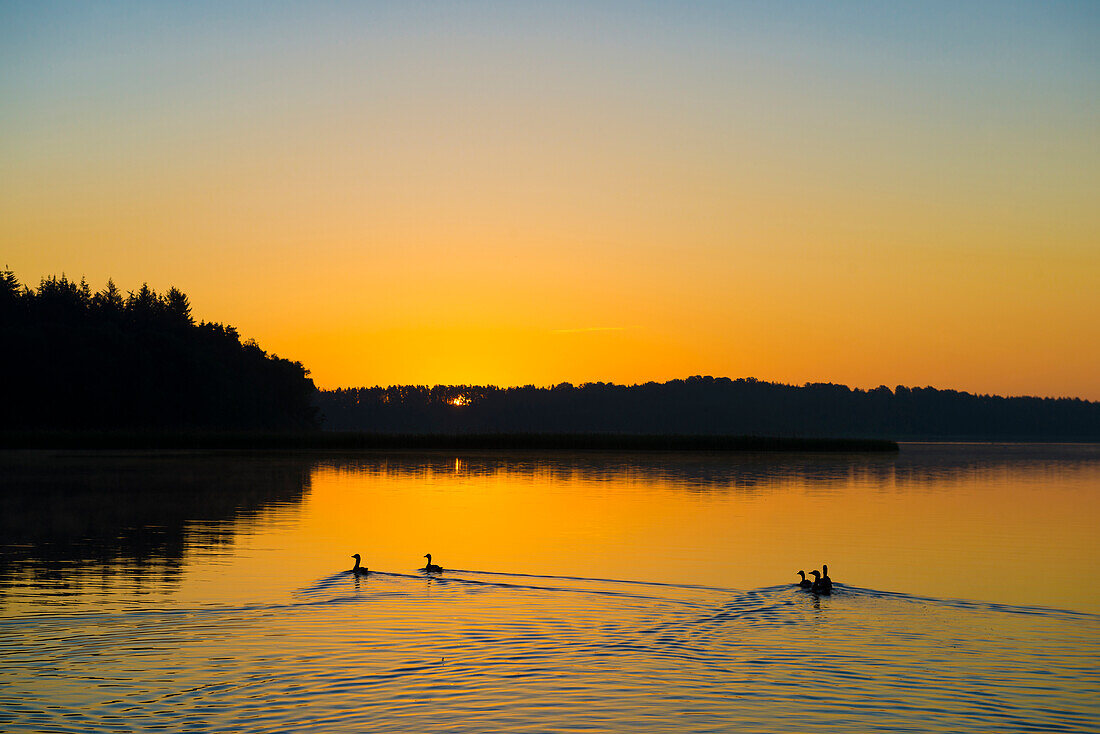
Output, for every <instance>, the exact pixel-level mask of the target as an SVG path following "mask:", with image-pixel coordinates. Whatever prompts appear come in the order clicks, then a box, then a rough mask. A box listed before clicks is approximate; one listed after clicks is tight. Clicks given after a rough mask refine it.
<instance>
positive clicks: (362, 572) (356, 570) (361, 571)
mask: <svg viewBox="0 0 1100 734" xmlns="http://www.w3.org/2000/svg"><path fill="white" fill-rule="evenodd" d="M352 558H354V559H355V565H354V566H352V567H351V568H350V569H348V571H347V573H351V574H355V575H356V576H366V575H368V574H370V570H369V569H368V568H367V567H366V566H360V565H359V561H360V558H359V554H358V553H356V554H354V555H352Z"/></svg>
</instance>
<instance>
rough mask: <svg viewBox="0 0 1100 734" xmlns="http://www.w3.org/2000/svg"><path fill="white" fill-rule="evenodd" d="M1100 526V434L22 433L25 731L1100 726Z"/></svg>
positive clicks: (10, 494) (9, 593) (1, 677)
mask: <svg viewBox="0 0 1100 734" xmlns="http://www.w3.org/2000/svg"><path fill="white" fill-rule="evenodd" d="M1098 517H1100V446H1097V445H1066V444H1056V445H1052V444H1015V445H1013V444H1004V445H996V444H903V445H902V449H901V451H900V452H899V453H898V454H862V455H858V454H837V455H829V454H709V453H678V454H640V453H636V454H630V453H621V454H620V453H595V452H594V453H554V452H542V453H535V452H532V453H499V452H498V453H494V452H485V453H476V452H475V453H455V452H419V453H414V452H410V453H392V452H391V453H381V452H377V453H372V452H359V453H327V452H307V453H280V452H246V453H239V452H238V453H234V452H217V451H210V452H103V451H100V452H74V451H64V452H61V451H52V452H51V451H19V452H15V451H8V452H0V655H2V659H3V665H2V666H0V730H3V731H9V732H23V731H26V732H31V731H34V732H86V731H90V730H96V731H133V730H145V729H153V728H164V729H168V730H172V731H243V732H279V731H288V732H289V731H304V730H311V731H322V732H324V731H333V732H337V731H340V732H343V731H346V732H360V731H409V732H427V731H470V732H485V731H508V732H513V731H533V732H534V731H562V732H572V731H587V732H602V731H628V732H637V731H647V732H650V731H653V732H659V731H675V732H681V731H682V732H724V731H748V732H789V731H828V732H832V731H837V732H866V731H892V732H900V731H951V732H979V731H980V732H985V731H991V730H996V731H1044V732H1046V731H1067V732H1086V731H1088V732H1096V731H1100V590H1098V587H1097V577H1098V574H1100V533H1098V532H1097V530H1096V524H1097V518H1098ZM353 553H360V554H361V555H362V556H363V562H364V564H365V565H367V566H369V567H370V568H371V569H372V571H373V572H374V573H372V574H371V575H370V576H366V577H354V576H351V575H349V574H346V573H341V571H343V570H345V569H348V568H350V567H351V564H352V563H353V561H352V559H351V558H350V556H351V554H353ZM426 553H431V554H432V555H433V562H435V563H438V564H441V565H442V566H443V567H444V568H445V569H446V570H445V571H444V572H443V573H442V574H439V575H428V574H424V573H422V572H419V571H418V570H417V569H418V568H419V567H420V566H423V565H424V563H425V559H424V558H423V556H424V554H426ZM823 563H826V564H828V565H829V572H830V576H831V577H832V578H833V580H834V582H835V584H836V586H835V588H834V590H833V593H832V594H830V595H817V594H812V593H810V592H808V591H804V590H802V589H799V588H797V587H796V586H795V585H794V583H795V582H796V581H797V580H798V577H797V576H796V573H795V572H797V571H799V570H805V571H806V572H809V571H811V570H813V569H820V568H821V566H822V564H823Z"/></svg>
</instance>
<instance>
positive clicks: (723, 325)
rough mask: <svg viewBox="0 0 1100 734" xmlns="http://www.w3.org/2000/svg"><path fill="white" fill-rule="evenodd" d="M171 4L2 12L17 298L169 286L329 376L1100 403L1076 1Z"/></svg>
mask: <svg viewBox="0 0 1100 734" xmlns="http://www.w3.org/2000/svg"><path fill="white" fill-rule="evenodd" d="M720 5H721V4H720ZM0 12H2V11H0ZM158 12H159V11H156V10H152V9H151V10H150V13H149V14H150V15H152V16H155V15H157V13H158ZM178 12H179V13H180V14H181V16H182V17H181V18H179V19H176V20H179V21H180V22H183V21H187V23H190V25H187V24H186V23H185V26H186V28H188V29H189V31H188V32H189V33H191V34H192V35H187V34H183V35H180V34H178V33H172V34H166V31H165V30H164V29H167V28H172V27H175V26H174V24H175V22H176V21H172V22H165V23H163V24H161V25H156V24H154V25H156V27H155V28H153V27H146V26H144V25H142V23H147V22H148V19H147V18H146V20H144V21H143V20H142V18H144V17H145V16H143V15H141V14H137V16H140V17H137V16H135V17H134V18H129V17H128V16H127V17H126V18H123V17H121V16H119V17H115V16H114V15H113V14H110V13H108V14H107V15H105V16H104V17H100V15H101V14H102V11H101V10H97V9H96V8H94V7H90V8H86V9H83V10H82V11H81V13H83V14H84V15H81V14H79V13H73V14H58V15H56V16H55V15H51V14H50V13H47V12H45V11H42V13H41V14H40V15H36V13H34V12H27V13H24V14H20V13H17V12H15V11H14V10H13V11H12V15H14V16H18V17H17V18H14V19H13V21H14V20H18V21H19V23H21V24H23V25H19V24H15V25H13V26H12V27H13V28H23V27H24V26H25V27H26V28H27V32H25V33H21V32H19V31H11V38H10V39H8V40H9V41H10V43H9V44H7V45H8V46H9V49H10V50H9V56H7V57H5V58H9V59H10V60H11V62H12V63H10V64H7V65H6V68H9V69H10V71H11V73H10V74H7V75H5V76H4V79H0V96H2V97H3V98H6V99H11V100H13V101H14V102H15V103H14V104H12V105H10V106H11V108H12V110H11V114H9V115H5V116H4V118H3V119H2V120H0V140H3V145H2V146H0V164H2V165H0V169H2V170H3V171H4V173H3V176H2V177H0V241H2V242H4V243H5V246H6V247H5V248H4V250H3V252H2V254H3V257H2V258H0V264H5V263H6V264H7V265H8V266H10V267H11V268H12V269H13V270H14V271H15V273H16V275H17V276H18V277H19V278H20V279H21V280H23V281H24V282H27V283H30V284H32V285H35V284H37V280H38V278H39V277H41V276H45V275H51V274H60V273H62V272H64V273H66V274H68V275H69V276H70V277H74V278H77V279H79V278H80V276H82V275H83V276H86V277H87V279H88V280H89V282H90V283H91V284H92V286H93V288H96V289H98V288H100V287H102V285H103V284H104V283H105V282H106V280H107V278H108V277H110V278H113V279H114V280H115V282H116V283H117V284H118V286H119V287H120V288H122V289H123V290H124V291H125V290H129V289H136V288H138V287H140V285H141V283H142V282H146V281H147V282H148V283H149V284H150V285H151V286H152V287H154V288H156V289H157V290H158V291H161V292H163V291H164V290H166V289H167V288H168V287H169V286H173V285H174V286H177V287H179V288H180V289H181V290H183V291H184V292H186V293H187V294H188V295H189V296H190V297H191V301H192V304H193V306H194V313H195V315H196V317H198V318H206V319H209V320H214V321H220V322H224V323H230V324H233V325H234V326H236V327H237V328H238V330H239V331H240V333H241V335H242V336H244V337H251V338H255V339H256V340H257V341H258V342H259V343H260V345H261V346H262V347H263V348H265V349H266V350H268V351H270V352H275V353H277V354H279V355H280V356H284V357H288V358H291V359H295V360H298V361H301V362H302V363H303V364H305V365H306V367H308V368H309V369H310V370H311V371H312V376H313V378H314V379H315V381H316V383H317V384H318V385H319V386H320V387H323V388H336V387H346V386H370V385H389V384H429V385H431V384H471V383H472V384H497V385H523V384H537V385H553V384H556V383H560V382H563V381H568V382H573V383H582V382H590V381H608V382H618V383H635V382H646V381H649V380H655V381H663V380H669V379H674V378H683V377H687V376H690V375H697V374H709V375H714V376H728V377H732V378H737V377H748V376H755V377H757V378H759V379H762V380H771V381H778V382H787V383H795V384H801V383H804V382H818V381H820V382H825V381H831V382H837V383H843V384H847V385H849V386H852V387H863V388H871V387H876V386H878V385H882V384H885V385H887V386H890V387H893V386H895V385H898V384H902V385H910V386H924V385H932V386H936V387H941V388H954V389H960V390H968V391H971V392H977V393H997V394H1005V395H1025V394H1026V395H1039V396H1079V397H1084V398H1088V399H1092V400H1100V381H1098V380H1097V378H1096V376H1097V375H1098V374H1100V319H1098V318H1097V314H1100V247H1098V246H1097V243H1098V242H1100V207H1097V206H1095V201H1094V200H1095V198H1096V197H1095V192H1096V191H1097V190H1100V147H1098V146H1097V145H1096V129H1095V105H1094V104H1093V103H1092V100H1093V99H1095V94H1094V93H1093V92H1094V90H1095V89H1096V88H1097V84H1098V83H1100V72H1098V69H1100V67H1098V66H1097V65H1096V64H1095V63H1094V59H1093V56H1092V55H1090V54H1088V53H1087V52H1085V51H1081V49H1091V48H1092V44H1091V43H1090V42H1091V40H1092V39H1091V36H1088V35H1087V30H1086V29H1088V28H1091V27H1095V25H1094V24H1092V25H1090V23H1092V19H1091V17H1090V19H1081V18H1077V17H1072V16H1073V12H1077V11H1071V10H1069V9H1060V10H1043V11H1042V12H1039V11H1035V10H1034V9H1029V8H1014V9H1012V10H1011V11H1009V10H1004V11H998V12H1000V13H1002V14H1004V15H1005V17H1006V18H1007V17H1008V16H1012V17H1016V15H1019V16H1020V17H1019V18H1017V19H1016V22H1017V23H1018V27H1020V28H1027V29H1031V28H1033V27H1037V26H1041V27H1042V28H1043V29H1045V30H1044V31H1043V33H1038V32H1036V33H1035V34H1031V33H1023V32H1021V33H1019V34H1016V33H1009V31H1007V30H1005V29H1007V28H1009V26H1010V25H1011V24H1010V23H1009V22H1008V20H1005V23H1004V24H1001V25H1003V26H1004V27H1003V28H1002V27H1001V25H997V26H996V27H993V26H990V24H988V23H986V22H985V15H984V14H983V11H980V10H979V9H976V8H975V9H970V10H967V9H964V10H960V11H959V12H960V13H961V14H962V15H964V16H966V19H968V20H967V22H966V23H963V24H962V25H961V26H958V27H957V28H956V27H955V25H953V26H952V29H951V30H950V32H951V33H955V32H958V33H964V32H965V34H966V36H965V38H966V42H959V43H956V42H955V41H954V40H953V41H952V42H950V43H948V42H946V41H945V40H943V38H941V34H944V33H948V29H946V28H943V27H941V25H942V23H943V21H942V19H940V18H938V17H934V16H935V14H928V13H926V12H924V11H921V10H919V9H909V10H907V11H905V12H904V13H903V12H901V11H899V17H900V16H901V15H905V13H912V14H913V15H914V16H918V17H916V18H915V19H914V23H913V24H908V23H906V24H900V25H894V24H893V21H892V20H890V19H891V18H894V16H893V14H891V13H885V12H884V13H883V14H882V16H883V17H881V18H870V17H863V16H864V14H859V17H851V15H850V10H848V9H845V8H844V7H841V6H837V7H830V8H822V9H820V10H819V11H815V12H819V15H820V16H821V17H819V18H817V20H815V21H812V22H811V21H809V20H807V19H805V18H802V17H801V14H799V13H795V14H793V15H790V16H789V17H788V15H786V13H787V11H783V10H781V9H777V10H776V11H775V12H776V13H777V14H778V15H777V18H778V17H782V18H783V19H784V20H783V22H782V23H772V22H765V20H764V19H763V18H761V17H759V16H758V15H757V14H756V13H755V12H754V11H750V10H749V9H748V8H747V6H746V7H742V6H729V7H725V8H719V9H712V10H707V11H704V10H703V9H702V8H696V9H695V10H694V11H693V13H703V14H704V15H706V14H707V13H713V14H714V17H713V18H710V17H709V16H708V18H709V19H708V20H707V22H701V21H700V18H699V17H695V16H693V15H692V14H691V13H684V17H683V18H680V17H679V16H680V15H681V14H680V13H677V14H676V17H673V16H672V15H669V16H668V17H666V16H665V14H664V13H663V12H662V11H660V9H659V8H649V9H647V10H642V9H634V10H631V11H629V12H627V11H625V10H624V9H623V8H619V7H617V6H616V7H608V8H604V9H603V10H600V11H597V10H595V9H593V8H590V7H587V6H584V5H579V6H568V7H563V8H560V9H558V10H556V11H554V12H550V11H549V10H544V11H536V10H533V9H529V10H526V11H521V10H518V9H517V10H515V12H514V13H513V12H509V13H496V12H484V11H479V10H475V9H471V8H467V9H466V10H463V11H461V12H459V11H458V10H456V9H448V10H443V9H439V10H438V12H435V13H431V14H429V15H424V14H422V13H420V12H418V11H415V10H414V9H411V8H410V9H398V8H394V9H392V12H387V13H376V12H375V11H374V10H369V9H367V7H366V6H364V7H363V8H356V7H341V8H339V9H330V11H329V12H328V13H316V14H314V13H311V12H306V11H298V10H291V9H286V10H283V11H276V10H275V9H272V11H271V16H270V18H269V22H270V25H265V24H259V25H257V24H255V23H253V22H252V20H251V19H241V20H242V21H246V22H242V23H240V24H239V25H238V24H234V23H228V25H224V26H222V25H220V24H218V23H213V24H212V23H207V22H205V21H206V20H208V18H206V17H205V16H203V15H202V14H203V13H204V12H205V11H203V10H202V9H201V8H200V7H196V8H194V9H191V8H188V9H179V11H178ZM226 12H227V13H228V14H229V15H230V16H233V17H236V16H235V13H236V11H229V10H227V11H226ZM192 13H194V14H196V15H195V17H192V15H191V14H192ZM1014 14H1015V15H1014ZM70 15H71V16H72V17H70ZM1033 15H1034V16H1035V17H1032V16H1033ZM24 16H26V17H24ZM85 16H88V17H87V18H85V21H79V18H82V17H85ZM887 16H889V17H887ZM971 16H973V17H971ZM691 18H694V20H691ZM894 20H897V18H894ZM97 23H99V25H97ZM822 24H824V25H822ZM863 24H871V26H873V30H871V29H869V28H867V27H865V26H864V25H863ZM3 25H4V24H3V23H0V27H2V26H3ZM956 25H957V24H956ZM162 26H163V27H162ZM826 27H827V28H831V29H832V34H830V33H827V32H826V33H823V32H822V28H826ZM302 28H308V29H309V32H308V33H303V32H301V29H302ZM579 28H592V29H600V31H599V32H595V31H594V32H593V33H591V34H586V33H581V32H579V31H578V29H579ZM58 29H61V30H60V31H59V30H58ZM200 29H202V30H200ZM656 29H660V30H659V31H658V30H656ZM919 29H923V30H919ZM963 29H965V31H964V30H963ZM31 31H33V33H32V32H31ZM1006 33H1008V34H1009V35H1004V34H1006ZM67 34H68V35H67ZM944 38H946V36H945V37H944ZM961 38H962V37H961V36H960V39H956V40H961ZM73 39H77V40H79V41H81V42H79V43H75V42H73ZM291 39H296V40H291ZM1053 39H1058V40H1057V42H1055V41H1054V40H1053ZM922 44H924V45H922ZM1055 48H1057V49H1061V50H1059V51H1058V52H1057V53H1055V52H1054V51H1052V49H1055ZM961 49H968V50H967V51H966V52H965V53H964V52H963V51H962V50H961ZM970 54H974V55H973V56H972V55H970ZM929 59H935V60H936V61H935V63H934V64H930V62H929V61H928V60H929ZM975 59H981V61H980V63H979V62H976V60H975Z"/></svg>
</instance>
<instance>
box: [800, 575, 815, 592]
mask: <svg viewBox="0 0 1100 734" xmlns="http://www.w3.org/2000/svg"><path fill="white" fill-rule="evenodd" d="M798 575H799V576H801V577H802V580H801V581H799V582H798V586H799V588H802V589H808V588H810V587H811V586H813V582H812V581H810V580H809V579H808V578H806V572H805V571H799V572H798Z"/></svg>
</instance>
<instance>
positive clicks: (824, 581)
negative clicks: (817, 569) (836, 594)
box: [821, 563, 833, 591]
mask: <svg viewBox="0 0 1100 734" xmlns="http://www.w3.org/2000/svg"><path fill="white" fill-rule="evenodd" d="M821 588H823V589H824V590H825V591H832V590H833V580H832V579H831V578H829V566H828V564H825V563H822V564H821Z"/></svg>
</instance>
